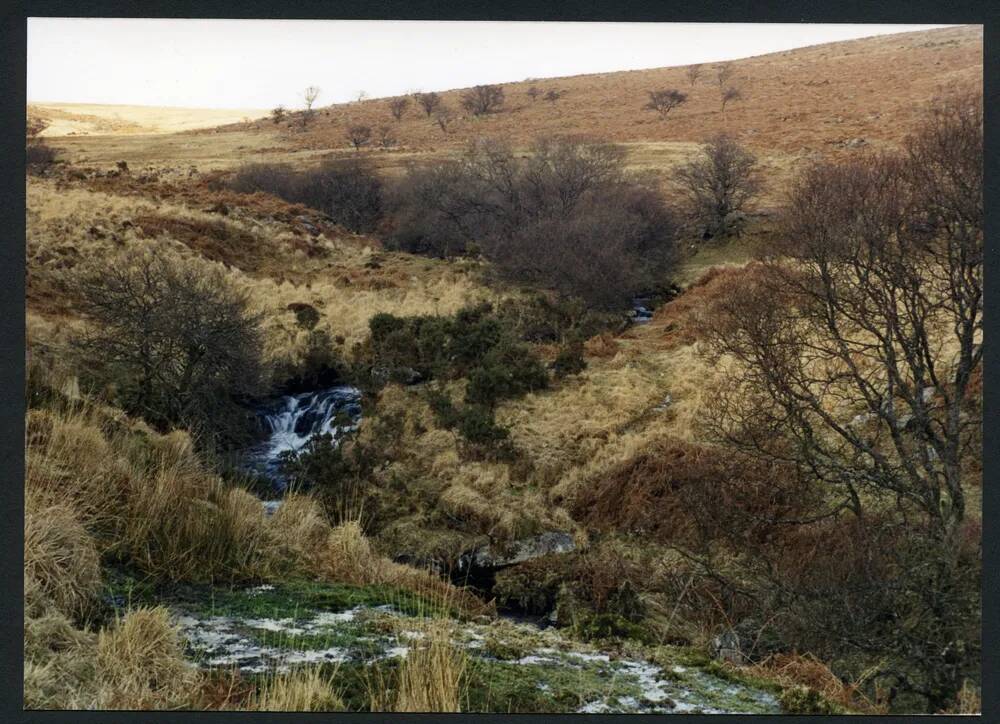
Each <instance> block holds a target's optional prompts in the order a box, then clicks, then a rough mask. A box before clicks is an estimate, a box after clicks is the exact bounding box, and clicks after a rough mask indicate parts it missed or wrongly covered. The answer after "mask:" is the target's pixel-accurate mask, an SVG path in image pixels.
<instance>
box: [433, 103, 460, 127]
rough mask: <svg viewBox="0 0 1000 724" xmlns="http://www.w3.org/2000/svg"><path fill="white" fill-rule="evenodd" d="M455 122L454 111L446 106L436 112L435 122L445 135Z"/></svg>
mask: <svg viewBox="0 0 1000 724" xmlns="http://www.w3.org/2000/svg"><path fill="white" fill-rule="evenodd" d="M454 120H455V114H454V113H453V112H452V110H451V109H450V108H449V107H448V106H445V105H441V106H440V107H439V108H438V109H437V110H435V111H434V122H435V123H436V124H437V125H438V128H440V129H441V131H442V132H443V133H447V132H448V129H449V128H450V127H451V123H452V121H454Z"/></svg>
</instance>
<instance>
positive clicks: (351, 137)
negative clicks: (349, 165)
mask: <svg viewBox="0 0 1000 724" xmlns="http://www.w3.org/2000/svg"><path fill="white" fill-rule="evenodd" d="M345 135H346V136H347V140H348V141H350V143H351V145H352V146H354V150H355V151H360V150H361V147H362V146H367V145H368V144H369V143H370V142H371V140H372V127H371V126H368V125H365V124H364V123H354V124H352V125H350V126H348V127H347V131H346V132H345Z"/></svg>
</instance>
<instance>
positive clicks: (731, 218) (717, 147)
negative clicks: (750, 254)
mask: <svg viewBox="0 0 1000 724" xmlns="http://www.w3.org/2000/svg"><path fill="white" fill-rule="evenodd" d="M674 180H675V183H676V185H677V188H678V189H679V190H680V192H681V194H682V195H683V196H684V197H685V198H686V199H687V210H688V213H689V215H690V217H691V219H692V221H693V222H694V223H696V224H697V225H698V226H699V229H700V232H701V234H702V236H703V237H706V238H707V237H715V236H725V235H728V234H732V233H735V234H737V235H739V234H740V232H741V231H742V227H743V225H744V221H745V212H746V210H747V207H748V204H749V203H750V202H751V201H752V200H753V198H754V197H755V196H756V195H757V193H758V192H759V191H760V174H759V172H758V170H757V159H756V158H755V157H754V155H753V154H752V153H750V152H749V151H747V150H746V149H745V148H743V147H742V146H741V145H739V144H738V143H737V142H736V141H735V140H734V139H732V138H731V137H729V136H726V135H718V136H715V137H713V138H711V139H710V140H709V141H708V142H707V143H706V144H705V145H703V146H702V147H701V150H700V152H699V153H698V155H697V156H696V157H695V158H693V159H692V160H691V161H689V162H688V163H686V164H684V165H682V166H681V167H680V168H678V169H677V171H676V172H675V175H674Z"/></svg>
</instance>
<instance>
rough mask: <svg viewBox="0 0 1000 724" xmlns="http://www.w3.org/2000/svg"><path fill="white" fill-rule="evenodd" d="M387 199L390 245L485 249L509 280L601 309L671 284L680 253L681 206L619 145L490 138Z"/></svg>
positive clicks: (414, 172) (417, 172)
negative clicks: (521, 146)
mask: <svg viewBox="0 0 1000 724" xmlns="http://www.w3.org/2000/svg"><path fill="white" fill-rule="evenodd" d="M387 205H388V208H389V211H390V216H391V219H392V227H391V231H390V232H389V235H388V237H387V244H389V246H391V247H392V248H397V249H402V250H406V251H412V252H418V253H425V254H432V255H436V256H451V255H454V254H462V253H472V252H481V253H482V254H483V255H484V256H485V257H486V258H487V259H489V260H490V261H491V262H492V263H493V265H494V267H495V269H496V270H497V272H498V273H499V274H500V275H501V276H502V277H503V278H505V279H508V280H513V281H516V282H521V283H528V284H534V285H540V286H542V287H547V288H551V289H554V290H556V291H557V292H559V293H560V294H563V295H566V296H574V297H579V298H581V299H583V300H585V301H586V302H587V304H588V305H590V306H592V307H595V308H598V309H616V308H621V307H623V306H624V305H625V303H626V302H627V301H628V299H629V297H630V295H632V294H635V293H637V292H639V291H642V290H645V289H648V288H650V287H653V286H655V285H656V284H657V283H662V280H663V278H664V276H665V275H666V274H667V273H668V272H669V270H670V268H671V264H672V262H673V259H674V233H675V222H674V219H673V214H672V213H671V212H670V211H669V210H668V209H667V208H666V207H665V205H664V202H663V199H662V196H661V195H660V194H659V193H658V192H657V191H656V190H655V187H654V185H653V184H652V182H651V181H650V180H648V179H645V178H642V177H640V176H636V175H634V174H632V173H629V172H627V171H626V170H625V153H624V151H623V149H621V148H619V147H617V146H613V145H610V144H585V143H581V142H577V141H572V140H567V139H561V140H539V141H537V142H536V143H535V145H534V146H533V147H532V149H531V153H530V155H528V156H526V157H520V156H518V155H517V154H515V153H514V151H513V149H512V148H511V147H510V146H508V145H507V144H505V143H502V142H499V141H496V140H482V141H480V142H478V143H476V144H473V145H472V146H471V147H470V148H469V150H468V151H467V152H466V154H465V156H464V157H463V158H462V160H460V161H456V162H453V163H447V164H439V165H437V166H434V167H429V168H423V167H417V168H414V169H411V170H410V172H409V173H408V175H407V176H406V177H405V178H404V179H403V180H402V181H400V182H399V183H398V184H396V186H395V187H394V188H393V190H392V193H391V195H390V197H389V200H388V204H387Z"/></svg>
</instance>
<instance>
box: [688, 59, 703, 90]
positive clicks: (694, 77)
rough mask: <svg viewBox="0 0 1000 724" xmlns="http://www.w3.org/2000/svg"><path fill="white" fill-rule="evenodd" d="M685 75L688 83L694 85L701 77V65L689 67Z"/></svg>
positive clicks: (696, 64)
mask: <svg viewBox="0 0 1000 724" xmlns="http://www.w3.org/2000/svg"><path fill="white" fill-rule="evenodd" d="M684 75H685V76H687V79H688V82H690V83H691V85H694V84H695V83H696V82H697V81H698V79H699V78H700V77H701V64H700V63H695V64H694V65H689V66H688V67H687V70H686V71H684Z"/></svg>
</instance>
